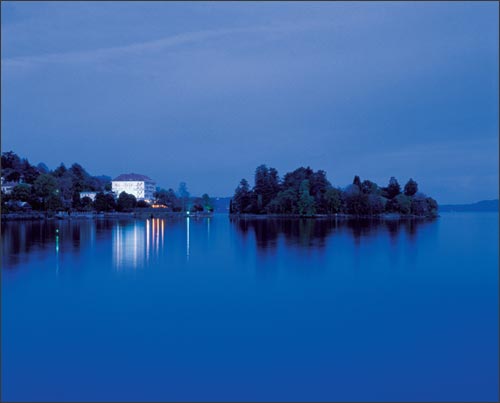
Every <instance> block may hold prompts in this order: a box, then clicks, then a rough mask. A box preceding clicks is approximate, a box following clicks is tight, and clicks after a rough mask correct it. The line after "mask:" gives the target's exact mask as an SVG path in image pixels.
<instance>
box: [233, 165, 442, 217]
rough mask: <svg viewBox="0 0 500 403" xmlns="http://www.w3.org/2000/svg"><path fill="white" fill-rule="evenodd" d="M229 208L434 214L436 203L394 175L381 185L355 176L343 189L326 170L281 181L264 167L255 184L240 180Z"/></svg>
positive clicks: (260, 211) (296, 173) (309, 212)
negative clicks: (331, 178) (331, 180)
mask: <svg viewBox="0 0 500 403" xmlns="http://www.w3.org/2000/svg"><path fill="white" fill-rule="evenodd" d="M229 210H230V213H231V214H293V215H300V216H313V215H317V214H349V215H356V216H363V215H379V214H383V213H399V214H402V215H415V216H435V215H437V211H438V204H437V202H436V201H435V200H434V199H433V198H431V197H427V196H426V195H425V194H423V193H421V192H419V191H418V184H417V182H415V181H414V180H413V179H409V180H408V182H407V183H406V184H405V186H404V187H403V188H401V186H400V184H399V183H398V181H397V179H396V178H394V177H391V178H390V180H389V183H388V184H387V186H379V185H377V184H376V183H375V182H372V181H370V180H364V181H361V179H360V177H359V176H357V175H356V176H355V177H354V180H353V182H352V184H350V185H349V186H347V187H346V188H344V189H341V188H338V187H333V186H332V184H331V183H330V182H329V181H328V179H327V178H326V172H325V171H322V170H318V171H316V172H315V171H313V170H312V169H311V168H310V167H307V168H304V167H300V168H297V169H296V170H294V171H293V172H288V173H286V174H285V175H284V176H283V178H281V179H280V177H279V175H278V171H277V170H276V169H275V168H268V167H267V166H266V165H260V166H258V167H257V169H256V170H255V176H254V186H253V188H250V184H249V183H248V181H247V180H246V179H242V180H241V181H240V183H239V185H238V187H237V188H236V190H235V192H234V195H233V197H232V199H231V202H230V207H229Z"/></svg>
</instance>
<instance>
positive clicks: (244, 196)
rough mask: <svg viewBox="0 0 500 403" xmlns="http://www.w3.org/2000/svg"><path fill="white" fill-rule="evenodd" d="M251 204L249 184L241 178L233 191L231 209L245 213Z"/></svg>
mask: <svg viewBox="0 0 500 403" xmlns="http://www.w3.org/2000/svg"><path fill="white" fill-rule="evenodd" d="M250 204H251V192H250V185H249V184H248V181H247V180H246V179H242V180H241V181H240V184H239V185H238V187H237V188H236V190H235V191H234V196H233V199H232V209H233V211H234V213H239V214H241V213H245V212H248V211H249V209H250Z"/></svg>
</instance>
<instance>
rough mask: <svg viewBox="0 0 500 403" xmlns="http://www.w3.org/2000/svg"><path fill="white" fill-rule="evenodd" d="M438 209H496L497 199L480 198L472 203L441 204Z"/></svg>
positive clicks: (444, 210) (443, 210)
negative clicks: (480, 199)
mask: <svg viewBox="0 0 500 403" xmlns="http://www.w3.org/2000/svg"><path fill="white" fill-rule="evenodd" d="M439 211H442V212H446V211H498V199H495V200H482V201H479V202H477V203H472V204H443V205H440V206H439Z"/></svg>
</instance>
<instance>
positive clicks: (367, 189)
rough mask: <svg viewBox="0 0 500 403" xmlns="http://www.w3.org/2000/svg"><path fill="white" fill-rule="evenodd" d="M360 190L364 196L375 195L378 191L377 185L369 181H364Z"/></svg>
mask: <svg viewBox="0 0 500 403" xmlns="http://www.w3.org/2000/svg"><path fill="white" fill-rule="evenodd" d="M360 189H361V191H362V192H363V193H365V194H377V193H378V191H379V189H378V186H377V184H376V183H375V182H372V181H369V180H364V181H363V183H361V186H360Z"/></svg>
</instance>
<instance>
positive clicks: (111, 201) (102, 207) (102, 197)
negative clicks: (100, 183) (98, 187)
mask: <svg viewBox="0 0 500 403" xmlns="http://www.w3.org/2000/svg"><path fill="white" fill-rule="evenodd" d="M94 208H95V209H96V211H97V212H101V211H113V210H115V209H116V202H115V198H114V197H113V196H112V195H111V194H109V193H106V194H104V193H102V192H99V193H97V195H96V196H95V200H94Z"/></svg>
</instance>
